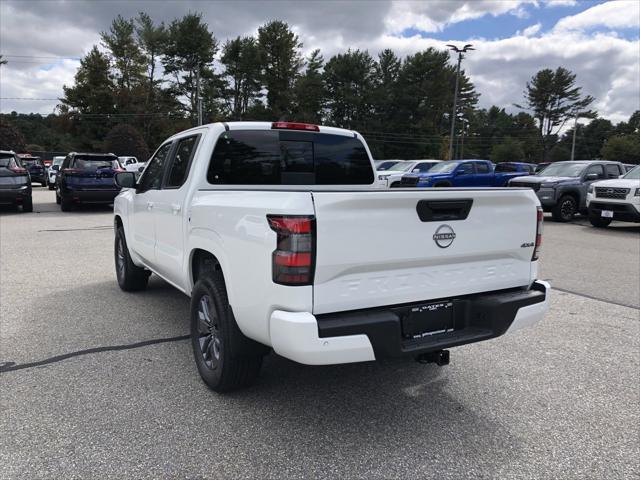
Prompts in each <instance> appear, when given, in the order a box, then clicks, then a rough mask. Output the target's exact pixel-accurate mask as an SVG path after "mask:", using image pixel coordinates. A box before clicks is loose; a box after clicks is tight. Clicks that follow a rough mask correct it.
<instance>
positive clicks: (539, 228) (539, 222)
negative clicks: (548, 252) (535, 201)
mask: <svg viewBox="0 0 640 480" xmlns="http://www.w3.org/2000/svg"><path fill="white" fill-rule="evenodd" d="M536 215H537V220H536V246H535V248H534V249H533V256H532V257H531V261H535V260H538V258H539V257H540V250H542V227H543V223H544V212H543V211H542V207H537V211H536Z"/></svg>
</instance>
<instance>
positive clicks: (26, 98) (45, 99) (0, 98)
mask: <svg viewBox="0 0 640 480" xmlns="http://www.w3.org/2000/svg"><path fill="white" fill-rule="evenodd" d="M0 100H42V101H47V102H49V101H53V100H56V101H59V100H60V99H59V98H31V97H0Z"/></svg>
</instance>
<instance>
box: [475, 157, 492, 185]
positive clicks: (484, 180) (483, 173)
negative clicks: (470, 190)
mask: <svg viewBox="0 0 640 480" xmlns="http://www.w3.org/2000/svg"><path fill="white" fill-rule="evenodd" d="M473 166H474V168H475V175H474V179H473V185H474V186H476V187H490V186H492V185H493V169H492V168H491V167H490V166H489V164H488V163H486V162H473Z"/></svg>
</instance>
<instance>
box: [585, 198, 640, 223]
mask: <svg viewBox="0 0 640 480" xmlns="http://www.w3.org/2000/svg"><path fill="white" fill-rule="evenodd" d="M603 210H608V211H610V212H613V219H614V220H619V221H621V222H636V223H638V222H640V211H638V208H637V207H636V206H635V205H633V204H631V203H614V202H598V201H592V202H591V203H589V215H595V216H597V217H600V216H601V215H602V211H603Z"/></svg>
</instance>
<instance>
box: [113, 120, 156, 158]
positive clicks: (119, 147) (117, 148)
mask: <svg viewBox="0 0 640 480" xmlns="http://www.w3.org/2000/svg"><path fill="white" fill-rule="evenodd" d="M104 150H105V151H107V152H111V153H115V154H116V155H118V156H130V155H131V156H134V157H136V158H137V159H138V160H140V161H141V162H145V161H147V159H148V158H149V148H148V147H147V144H146V143H145V141H144V138H142V135H141V134H140V132H139V131H138V130H136V129H135V128H134V127H133V126H131V125H127V124H126V123H121V124H120V125H116V126H115V127H113V128H112V129H111V130H110V131H109V133H108V134H107V136H106V137H105V139H104Z"/></svg>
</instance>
